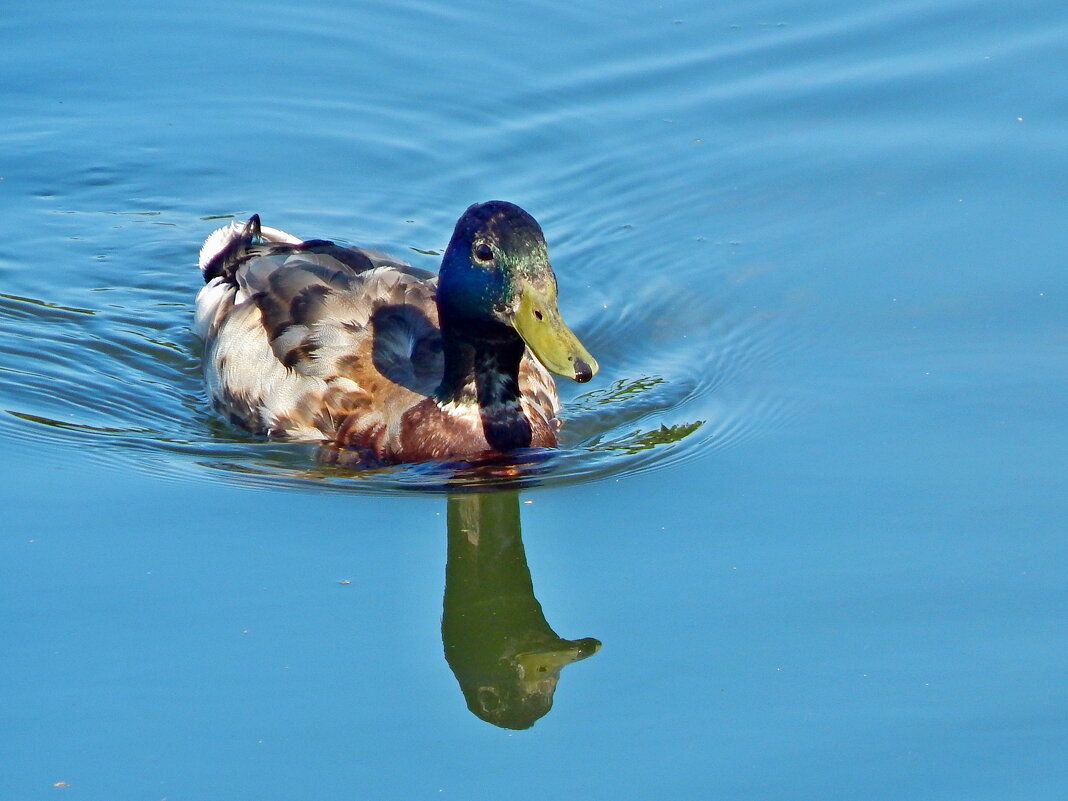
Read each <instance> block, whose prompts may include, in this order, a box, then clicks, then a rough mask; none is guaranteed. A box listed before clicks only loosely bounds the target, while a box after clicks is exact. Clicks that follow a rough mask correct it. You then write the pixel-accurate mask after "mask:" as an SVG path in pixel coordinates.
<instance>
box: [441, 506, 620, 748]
mask: <svg viewBox="0 0 1068 801" xmlns="http://www.w3.org/2000/svg"><path fill="white" fill-rule="evenodd" d="M448 518H449V559H448V564H447V566H446V568H445V610H444V614H443V615H442V619H441V637H442V642H443V643H444V645H445V658H446V659H447V660H448V662H449V667H451V668H452V671H453V673H454V674H455V675H456V680H457V681H458V682H459V683H460V688H461V689H462V690H463V693H464V697H465V698H466V699H467V706H468V707H469V708H470V710H471V711H472V712H474V713H475V714H476V715H478V717H480V718H482V719H483V720H486V721H488V722H490V723H492V724H494V725H495V726H502V727H504V728H508V729H526V728H529V727H530V726H533V725H534V722H535V721H537V720H538V718H540V717H542V716H543V715H544V714H545V713H546V712H548V711H549V709H550V708H551V707H552V705H553V693H554V692H555V691H556V683H557V681H559V679H560V671H561V670H562V669H563V667H564V666H565V665H569V664H571V663H572V662H577V661H578V660H580V659H585V658H586V657H588V656H592V655H593V654H595V653H596V652H597V649H598V648H600V647H601V643H600V642H598V641H597V640H595V639H593V638H592V637H587V638H585V639H581V640H565V639H562V638H561V637H558V636H557V635H556V632H554V631H553V630H552V629H551V628H550V627H549V624H548V623H547V622H546V620H545V616H544V615H543V614H542V611H541V604H539V603H538V599H537V598H535V597H534V586H533V584H532V583H531V580H530V570H529V568H528V567H527V557H526V553H525V552H524V551H523V541H522V538H521V536H520V532H519V496H518V494H517V493H516V492H514V491H499V492H477V493H470V494H465V495H455V496H452V497H450V498H449V514H448Z"/></svg>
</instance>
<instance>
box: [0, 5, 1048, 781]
mask: <svg viewBox="0 0 1068 801" xmlns="http://www.w3.org/2000/svg"><path fill="white" fill-rule="evenodd" d="M0 41H2V42H3V47H2V48H0V105H2V107H3V108H4V110H5V115H4V118H5V125H4V126H2V130H0V219H2V220H3V226H2V227H3V231H4V235H3V237H2V238H0V345H2V347H0V443H2V447H0V454H2V458H0V486H2V487H3V489H2V495H0V504H2V508H3V510H4V513H3V521H4V523H3V526H2V527H0V641H2V642H3V644H4V648H3V653H4V658H3V659H0V800H3V799H12V801H14V800H15V799H19V801H33V800H34V799H46V798H48V799H55V798H62V799H66V800H67V801H82V800H83V799H85V800H86V801H95V800H96V799H101V800H103V799H107V800H108V801H121V800H122V799H131V800H133V799H149V801H158V799H163V798H166V799H170V801H176V800H177V799H198V801H199V800H200V799H219V800H220V801H223V800H226V801H231V800H233V799H256V800H257V801H268V800H270V799H279V801H281V800H282V799H303V798H314V799H321V800H322V801H330V799H343V798H344V799H348V798H374V799H393V798H396V799H412V798H450V797H451V798H462V799H480V798H501V797H508V798H514V799H541V798H544V797H545V796H546V795H557V794H561V793H562V794H566V795H575V796H580V797H583V798H587V799H606V800H608V799H611V800H612V801H617V800H618V799H646V798H668V797H670V798H682V799H690V798H692V799H737V800H738V801H751V800H754V799H768V800H769V801H771V800H773V799H775V800H777V799H782V801H787V800H788V799H789V800H791V801H793V800H794V799H809V798H811V799H851V800H852V799H866V800H867V799H872V800H874V799H894V800H895V801H896V800H897V799H901V800H903V801H904V800H908V801H916V800H917V799H923V800H924V801H926V800H927V799H932V800H934V799H938V800H942V799H945V800H946V801H949V800H950V799H969V800H970V801H983V800H984V799H990V800H991V801H995V800H997V801H1001V800H1002V799H1009V798H1013V799H1015V798H1019V799H1029V800H1041V799H1051V801H1052V800H1053V799H1063V798H1065V797H1066V795H1068V758H1066V757H1068V750H1066V748H1065V743H1068V684H1066V682H1065V676H1066V675H1068V637H1066V635H1065V620H1066V618H1068V591H1066V588H1068V581H1066V579H1065V570H1064V566H1065V565H1066V564H1068V547H1066V536H1065V532H1066V526H1065V521H1066V520H1068V491H1066V490H1068V487H1066V474H1068V473H1066V467H1068V465H1066V454H1068V426H1066V425H1065V413H1064V410H1065V398H1066V397H1068V287H1066V280H1065V270H1064V264H1063V262H1064V255H1063V254H1064V253H1065V252H1068V228H1066V226H1065V225H1064V224H1063V217H1064V210H1065V201H1066V190H1065V187H1068V150H1066V149H1065V147H1064V143H1065V142H1066V141H1068V101H1066V96H1065V92H1064V78H1063V76H1064V75H1065V69H1066V67H1068V50H1066V48H1065V44H1064V43H1065V42H1066V41H1068V7H1066V6H1064V4H1063V3H1056V2H1052V0H1050V1H1049V2H1042V0H1036V1H1035V2H1029V3H1026V4H1024V5H1023V6H1020V5H1018V4H1017V5H1013V4H1001V3H994V2H989V0H986V1H984V0H947V2H941V3H935V4H932V3H930V2H907V1H906V2H898V1H896V0H895V1H891V0H873V2H866V3H848V2H839V1H838V0H792V1H787V0H780V1H779V2H761V1H758V2H745V3H742V2H728V3H715V4H712V3H706V2H696V0H694V1H692V2H683V1H681V0H680V1H678V2H675V1H671V2H664V3H638V2H624V3H618V2H604V1H601V2H597V1H595V0H591V1H590V2H571V3H557V2H548V0H544V1H543V2H525V1H522V2H514V3H507V4H484V3H478V2H474V1H473V0H459V1H458V2H451V3H442V2H437V0H418V1H417V0H406V1H405V2H400V3H388V4H387V3H381V4H365V3H334V4H330V5H327V6H322V5H320V4H314V3H310V2H294V3H290V4H286V5H284V6H280V7H265V6H263V5H262V4H259V5H257V4H251V3H247V2H235V3H230V4H226V5H223V6H220V5H218V4H212V3H207V2H189V3H178V4H155V5H152V4H148V5H146V4H133V3H124V2H121V1H120V0H101V2H99V3H96V4H84V3H81V4H76V3H70V2H63V1H62V0H60V1H57V2H50V3H43V4H41V3H26V2H19V1H18V0H16V2H14V3H9V4H8V5H7V6H6V7H5V11H4V14H3V20H2V21H0ZM491 198H503V199H507V200H511V201H513V202H516V203H519V204H520V205H522V206H523V207H524V208H526V209H527V210H529V211H530V212H531V213H532V214H534V216H536V217H537V218H538V219H539V221H540V222H541V224H542V226H543V227H544V229H545V231H546V235H547V238H548V242H549V247H550V252H551V254H552V258H553V263H554V265H555V268H556V272H557V275H558V278H559V282H560V297H561V308H562V311H563V313H564V316H565V318H566V319H567V320H568V321H569V323H570V324H571V326H572V327H573V328H574V329H575V330H576V332H577V333H578V334H579V335H580V336H581V338H582V339H583V342H584V343H585V344H586V345H587V346H588V347H589V349H590V351H591V352H592V353H593V354H594V355H595V356H596V357H597V359H598V360H599V362H600V364H601V367H602V371H601V373H600V374H599V375H598V376H597V378H596V379H595V380H594V382H592V383H591V384H590V385H586V386H582V387H579V386H577V385H573V384H572V385H567V386H564V385H561V391H562V394H563V398H564V402H565V408H564V413H565V416H566V417H567V423H566V425H565V428H564V441H563V443H562V444H563V448H562V450H561V452H560V453H559V454H558V455H556V456H555V457H552V458H549V459H547V460H544V461H543V462H541V463H540V464H539V465H538V466H537V468H536V469H533V470H530V471H529V473H527V474H526V475H525V477H524V480H522V481H520V482H518V489H519V494H518V496H505V495H500V494H498V495H494V496H493V497H494V498H497V499H498V500H503V499H505V498H506V497H512V498H513V500H511V501H509V503H512V504H513V505H516V506H517V508H518V511H517V514H518V519H519V520H521V524H522V525H521V537H520V531H519V529H518V528H517V527H515V526H512V527H506V528H505V529H502V530H496V529H494V530H493V531H492V532H491V531H489V530H488V529H487V531H486V532H483V533H484V534H486V535H488V534H493V535H494V536H499V537H501V541H502V542H504V543H505V544H506V545H507V546H508V547H509V548H510V549H511V550H510V551H509V553H511V554H512V555H513V556H516V554H518V555H517V556H516V558H515V559H514V560H513V562H511V563H510V564H511V565H512V568H515V570H513V573H514V576H513V578H514V577H516V576H517V577H518V578H516V581H517V582H518V584H522V583H523V581H524V579H523V576H524V575H526V574H525V573H524V571H527V570H528V571H529V577H528V579H526V581H527V585H528V586H527V590H526V591H525V592H526V595H525V596H524V597H526V599H527V602H528V603H529V602H530V599H531V598H532V597H533V596H536V599H537V601H536V602H534V603H540V610H541V611H542V612H543V613H544V622H545V623H546V624H547V625H548V626H551V629H552V630H553V631H555V632H558V633H559V635H561V637H563V638H583V637H596V638H597V640H599V641H600V642H601V643H602V647H601V649H600V651H599V652H597V653H595V654H593V655H592V656H589V657H588V658H587V659H585V660H583V661H581V662H580V663H576V664H574V665H568V666H567V667H566V668H564V670H563V672H562V674H561V678H560V682H559V686H558V688H557V690H556V693H555V699H554V703H553V706H552V709H551V711H549V712H548V713H547V714H544V716H542V717H540V718H539V719H537V720H536V721H527V727H526V728H503V727H501V726H499V725H493V724H492V723H490V722H487V721H486V720H483V719H482V718H481V717H479V716H478V715H476V714H472V710H471V709H469V704H468V700H469V699H467V698H466V697H465V694H464V692H462V691H461V689H462V686H463V678H462V677H461V676H460V675H457V674H456V673H454V671H453V669H452V667H451V665H452V662H450V661H447V660H446V653H449V654H452V653H453V652H454V646H453V645H452V644H450V643H449V642H448V641H444V642H443V626H442V618H443V614H444V615H445V616H446V618H447V619H456V620H462V619H463V618H464V616H465V615H469V614H473V613H471V612H468V611H462V612H461V613H458V615H457V616H455V617H453V615H452V613H450V612H449V610H448V600H449V596H448V595H447V594H446V576H447V569H446V566H447V563H448V569H449V572H448V580H449V581H450V582H454V583H453V584H452V585H451V587H450V591H451V590H455V589H456V587H457V586H460V585H457V584H456V583H455V582H456V581H458V580H459V579H457V578H456V577H457V576H458V575H460V574H459V573H456V572H454V571H453V568H454V567H455V562H454V559H453V557H454V554H453V550H454V548H455V547H456V546H457V545H458V544H462V542H463V537H462V536H461V534H462V533H463V532H462V531H461V528H460V527H458V525H457V524H456V521H457V520H458V519H459V518H458V517H457V516H456V514H455V512H456V510H457V509H459V508H460V506H462V505H463V504H469V505H470V506H469V507H468V506H464V507H463V508H481V507H478V504H477V494H476V496H475V497H476V500H464V498H470V497H472V496H469V495H464V493H465V492H470V491H471V490H472V489H481V490H485V491H486V492H487V493H489V492H494V493H507V492H514V490H515V487H514V486H512V487H509V486H503V485H501V483H500V482H499V481H496V482H494V481H490V480H487V479H486V478H485V476H481V475H480V476H474V477H471V476H465V477H462V480H455V479H454V480H451V481H450V474H449V473H448V472H447V471H441V470H437V469H434V468H425V467H424V468H412V467H402V468H396V469H390V470H384V471H372V472H364V473H353V472H351V471H345V470H341V469H333V468H331V467H330V466H328V465H323V464H322V463H321V462H320V461H319V460H318V459H317V458H316V452H315V448H314V447H312V446H307V445H293V444H287V443H267V442H262V441H258V440H256V439H255V438H252V437H250V436H247V435H245V434H242V433H241V432H239V431H236V430H234V429H232V428H230V427H229V426H228V425H227V424H226V423H225V421H221V420H219V419H217V416H216V415H215V414H214V413H213V412H212V410H211V408H210V406H209V404H208V402H207V399H206V396H205V394H204V391H203V388H202V385H201V380H200V368H199V344H198V342H197V341H196V338H195V337H194V336H193V334H192V332H191V330H190V325H191V321H192V309H193V298H194V296H195V294H196V292H197V290H198V288H199V286H200V284H201V278H200V275H199V274H198V272H197V270H196V257H197V252H198V249H199V247H200V244H201V242H202V241H203V239H204V237H205V236H207V234H208V233H210V232H211V231H212V230H213V229H214V228H216V227H218V226H220V225H223V224H225V223H227V222H229V221H230V220H231V219H240V218H244V217H247V216H248V215H250V214H251V213H254V212H255V213H259V214H260V215H261V216H262V217H263V219H264V222H265V223H266V224H268V225H273V226H277V227H280V228H284V229H286V230H288V231H291V232H293V233H295V234H297V235H298V236H302V237H306V238H314V237H326V238H331V239H335V240H336V241H339V242H343V243H358V244H360V245H365V246H370V247H374V248H378V249H382V250H385V251H387V252H390V253H393V254H396V255H398V256H401V257H403V258H406V259H408V260H410V261H411V262H412V263H413V264H416V265H417V266H420V267H425V268H427V269H436V267H437V264H438V259H439V256H438V255H437V254H439V253H440V252H441V250H442V249H443V247H444V245H445V244H446V243H447V241H448V239H449V236H450V234H451V230H452V226H453V224H454V223H455V221H456V218H457V217H458V216H459V214H460V213H461V212H462V211H463V209H464V208H466V207H467V206H468V205H469V204H470V203H473V202H476V201H483V200H488V199H491ZM514 483H515V482H513V484H514ZM457 504H460V506H458V505H457ZM485 508H489V506H486V507H485ZM464 531H466V529H464ZM458 537H459V538H458ZM469 539H470V538H469ZM502 547H503V546H502ZM524 560H525V563H524ZM510 569H511V568H510ZM518 584H517V585H516V586H518ZM531 588H532V591H533V596H531V595H530V589H531ZM443 598H444V599H445V601H446V603H445V607H444V608H443ZM486 608H488V609H489V610H490V611H491V612H494V611H495V610H497V609H498V608H499V609H501V610H503V609H504V606H503V604H502V605H501V606H499V607H498V606H494V604H493V603H488V606H486ZM454 611H455V610H454ZM501 614H502V615H503V614H504V613H503V611H502V612H501ZM487 619H492V615H491V616H490V617H489V618H487ZM446 628H448V627H447V626H446ZM446 639H447V638H446ZM550 697H552V696H550Z"/></svg>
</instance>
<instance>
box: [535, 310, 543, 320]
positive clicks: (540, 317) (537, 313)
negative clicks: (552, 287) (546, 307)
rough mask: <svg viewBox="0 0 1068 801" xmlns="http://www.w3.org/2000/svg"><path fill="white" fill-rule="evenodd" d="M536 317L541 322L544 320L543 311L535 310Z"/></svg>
mask: <svg viewBox="0 0 1068 801" xmlns="http://www.w3.org/2000/svg"><path fill="white" fill-rule="evenodd" d="M534 316H535V317H537V318H538V319H539V320H540V319H542V314H541V309H535V310H534Z"/></svg>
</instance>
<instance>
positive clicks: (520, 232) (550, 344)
mask: <svg viewBox="0 0 1068 801" xmlns="http://www.w3.org/2000/svg"><path fill="white" fill-rule="evenodd" d="M438 310H439V312H440V314H441V321H442V326H443V327H444V326H452V327H455V328H457V329H462V328H463V327H464V326H465V325H466V326H467V327H468V328H470V329H471V330H473V331H478V330H479V329H480V327H481V326H480V324H483V325H484V324H485V323H487V322H496V323H501V324H503V325H506V326H508V327H510V328H512V329H514V330H515V331H516V332H517V333H518V334H519V336H520V337H522V338H523V341H524V342H525V343H526V344H527V347H529V348H530V350H531V351H532V352H533V353H534V355H535V356H536V357H537V359H538V361H540V362H541V363H542V364H543V365H544V366H545V367H546V369H548V370H550V371H552V372H554V373H556V374H557V375H561V376H566V377H567V378H571V379H574V380H575V381H589V380H590V379H591V378H593V376H594V374H595V373H596V372H597V362H596V360H595V359H594V358H593V357H592V356H591V355H590V354H589V351H587V350H586V349H585V348H584V347H583V346H582V343H581V342H579V340H578V337H576V336H575V335H574V334H573V333H572V332H571V329H570V328H568V327H567V324H566V323H564V320H563V318H562V317H561V316H560V310H559V309H558V308H557V306H556V275H555V274H554V273H553V269H552V266H551V265H550V264H549V253H548V250H547V248H546V246H545V236H544V234H542V231H541V226H540V225H538V222H537V220H535V219H534V218H533V217H531V216H530V215H529V214H527V213H526V212H525V211H523V209H521V208H519V206H516V205H515V204H513V203H507V202H505V201H502V200H491V201H489V202H488V203H476V204H475V205H474V206H471V207H470V208H469V209H468V210H467V211H465V212H464V214H463V216H462V217H461V218H460V220H459V222H457V223H456V230H455V231H454V232H453V235H452V240H451V241H450V242H449V246H448V248H447V249H446V250H445V256H444V258H443V259H442V262H441V272H440V275H439V278H438Z"/></svg>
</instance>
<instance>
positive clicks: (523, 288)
mask: <svg viewBox="0 0 1068 801" xmlns="http://www.w3.org/2000/svg"><path fill="white" fill-rule="evenodd" d="M200 267H201V270H202V271H203V273H204V279H205V282H206V283H205V286H204V287H203V288H202V289H201V290H200V293H199V294H198V295H197V304H196V318H195V329H196V331H197V333H198V335H199V336H200V337H201V338H202V339H203V341H204V354H203V364H204V376H205V382H206V385H207V389H208V393H209V395H210V397H211V399H212V402H213V404H214V405H215V407H216V409H218V410H219V411H220V412H221V413H222V414H223V415H225V416H226V417H227V418H228V419H229V420H230V422H232V423H233V424H235V425H237V426H239V427H241V428H244V429H246V430H248V431H251V432H253V433H256V434H260V435H265V436H269V437H279V438H286V439H291V440H312V441H324V442H328V443H332V444H334V445H336V446H338V447H341V448H346V449H350V450H352V451H355V452H356V454H357V461H358V462H359V463H361V464H367V465H372V464H393V463H399V462H418V461H427V460H435V459H449V458H463V457H475V456H479V455H482V454H489V453H501V452H507V451H511V450H515V449H517V448H526V447H554V446H555V445H556V444H557V431H558V429H559V426H560V421H559V418H558V416H557V415H558V412H559V397H558V395H557V391H556V386H555V383H554V382H553V379H552V376H551V375H550V374H549V369H551V370H554V371H555V372H558V373H562V374H564V375H568V376H569V377H571V378H573V379H574V380H577V381H584V380H589V378H590V377H592V375H593V373H594V372H595V371H596V369H597V365H596V362H595V361H593V359H592V357H590V356H589V354H588V353H587V352H586V351H585V349H584V348H583V347H582V345H581V344H580V343H579V341H578V339H577V338H575V336H574V334H572V333H571V331H570V329H568V328H567V326H566V325H564V323H563V320H562V319H561V318H560V315H559V311H558V310H557V309H556V279H555V275H553V273H552V269H551V267H550V266H549V264H548V257H547V253H546V249H545V245H544V238H543V236H542V233H541V229H540V227H538V225H537V223H536V222H535V221H534V219H533V217H530V215H528V214H527V213H526V212H524V211H523V210H522V209H520V208H519V207H518V206H514V205H513V204H510V203H504V202H503V201H490V202H489V203H484V204H477V205H475V206H472V207H471V208H469V209H468V210H467V212H465V214H464V216H463V217H461V218H460V221H459V222H458V223H457V226H456V230H455V232H454V234H453V238H452V240H451V241H450V243H449V247H448V248H447V249H446V252H445V256H444V258H443V261H442V269H441V271H440V272H439V274H438V275H436V276H435V275H434V274H433V273H429V272H426V271H424V270H419V269H417V268H414V267H412V266H410V265H408V264H405V263H404V262H401V261H398V260H395V259H392V258H390V257H388V256H385V255H382V254H379V253H375V252H373V251H368V250H363V249H361V248H355V247H343V246H340V245H337V244H335V243H333V242H329V241H326V240H309V241H302V240H299V239H297V238H296V237H294V236H292V235H290V234H287V233H285V232H284V231H280V230H277V229H273V228H268V227H266V226H262V225H261V224H260V221H259V218H258V217H257V216H253V217H252V219H250V220H249V221H248V222H247V223H245V224H243V225H242V224H237V223H234V224H231V225H229V226H226V227H224V228H220V229H219V230H217V231H215V232H214V233H212V234H211V235H210V236H209V237H208V239H207V241H206V242H205V243H204V247H203V248H202V250H201V255H200ZM521 332H522V333H521ZM528 343H529V344H528ZM536 352H538V353H540V354H541V359H540V360H539V357H538V355H536ZM547 367H548V368H549V369H546V368H547Z"/></svg>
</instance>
